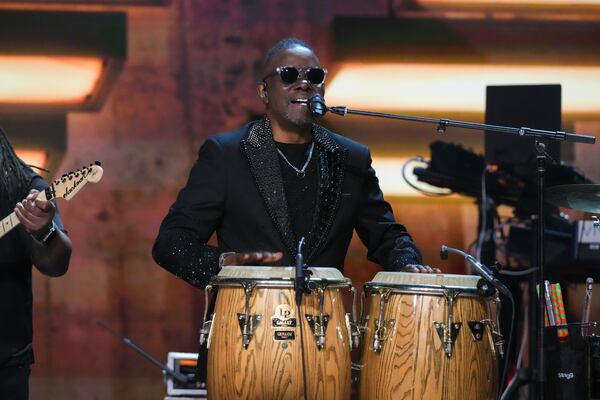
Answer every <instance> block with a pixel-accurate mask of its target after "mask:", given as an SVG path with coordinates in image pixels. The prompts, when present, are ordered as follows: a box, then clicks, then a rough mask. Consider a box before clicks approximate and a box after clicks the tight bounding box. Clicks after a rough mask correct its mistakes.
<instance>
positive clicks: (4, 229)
mask: <svg viewBox="0 0 600 400" xmlns="http://www.w3.org/2000/svg"><path fill="white" fill-rule="evenodd" d="M0 223H2V225H0V237H2V236H4V235H6V234H7V233H8V232H10V231H11V230H12V229H13V228H14V227H16V226H17V225H19V223H20V222H19V220H18V219H17V216H16V215H15V213H14V212H13V213H11V214H10V215H9V216H7V217H6V218H4V219H3V220H2V221H0Z"/></svg>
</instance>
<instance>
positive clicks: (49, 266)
mask: <svg viewBox="0 0 600 400" xmlns="http://www.w3.org/2000/svg"><path fill="white" fill-rule="evenodd" d="M37 195H38V191H37V190H35V189H33V190H31V192H30V193H29V195H28V196H27V198H25V200H23V201H22V202H20V203H17V206H16V207H15V214H16V216H17V218H18V219H19V221H20V222H21V224H22V225H23V227H24V228H25V230H26V231H27V232H28V233H29V234H31V236H32V241H31V261H32V262H33V264H34V265H35V266H36V267H37V269H38V270H39V271H40V272H41V273H43V274H45V275H48V276H60V275H63V274H64V273H65V272H67V269H68V268H69V260H70V258H71V240H70V239H69V238H68V237H67V235H66V234H65V233H64V232H63V231H62V230H61V229H60V228H59V227H56V226H55V224H54V223H53V218H54V214H55V213H56V208H55V206H54V204H53V203H52V202H51V201H49V200H41V199H36V197H37Z"/></svg>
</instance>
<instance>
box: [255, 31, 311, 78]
mask: <svg viewBox="0 0 600 400" xmlns="http://www.w3.org/2000/svg"><path fill="white" fill-rule="evenodd" d="M292 47H304V48H306V49H308V50H310V51H312V52H313V53H314V52H315V49H313V48H312V46H311V45H309V44H308V43H306V42H305V41H304V40H300V39H298V38H295V37H289V38H285V39H281V40H280V41H279V42H277V43H275V44H274V45H273V47H271V48H270V49H269V51H267V54H266V55H265V59H264V61H263V64H262V68H261V72H262V73H266V71H265V69H266V68H267V66H268V65H269V64H270V63H271V60H272V59H273V58H274V57H275V56H276V55H278V54H279V53H281V52H284V51H286V50H288V49H291V48H292ZM261 78H262V77H261Z"/></svg>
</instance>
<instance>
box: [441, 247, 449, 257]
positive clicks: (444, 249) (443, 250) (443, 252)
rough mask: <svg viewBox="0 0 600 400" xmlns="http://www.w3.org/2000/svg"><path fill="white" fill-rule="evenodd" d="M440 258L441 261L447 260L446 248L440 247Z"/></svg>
mask: <svg viewBox="0 0 600 400" xmlns="http://www.w3.org/2000/svg"><path fill="white" fill-rule="evenodd" d="M440 258H441V259H442V260H447V259H448V250H447V247H446V246H442V247H440Z"/></svg>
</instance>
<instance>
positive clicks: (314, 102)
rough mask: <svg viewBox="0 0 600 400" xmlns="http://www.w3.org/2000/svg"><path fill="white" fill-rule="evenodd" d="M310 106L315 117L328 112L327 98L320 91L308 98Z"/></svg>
mask: <svg viewBox="0 0 600 400" xmlns="http://www.w3.org/2000/svg"><path fill="white" fill-rule="evenodd" d="M308 108H309V109H310V113H311V114H312V115H313V117H322V116H323V115H325V113H326V112H327V106H326V105H325V99H324V98H323V96H321V95H320V94H318V93H315V94H313V95H312V96H310V97H309V98H308Z"/></svg>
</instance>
